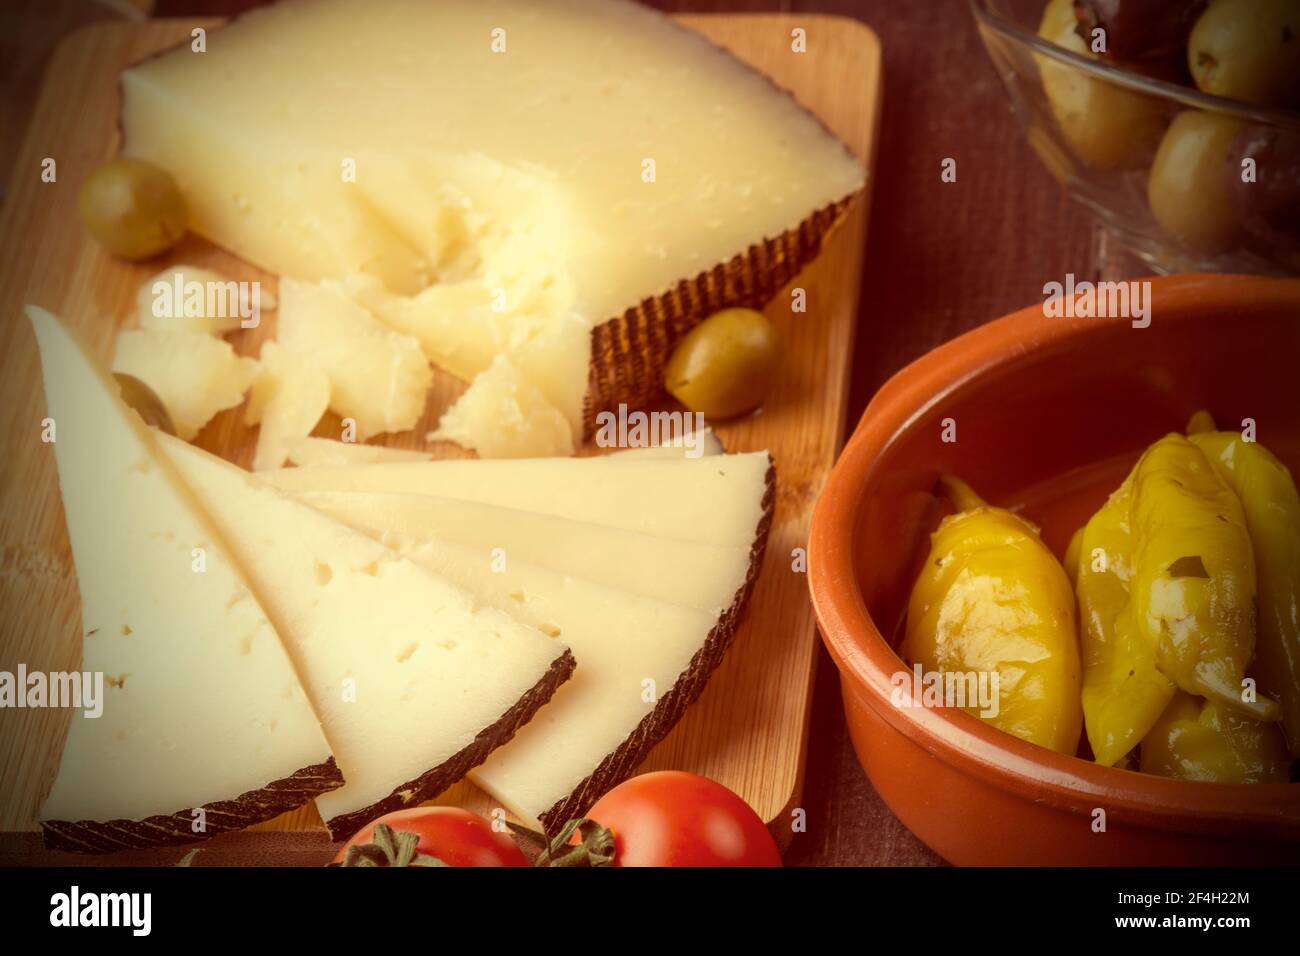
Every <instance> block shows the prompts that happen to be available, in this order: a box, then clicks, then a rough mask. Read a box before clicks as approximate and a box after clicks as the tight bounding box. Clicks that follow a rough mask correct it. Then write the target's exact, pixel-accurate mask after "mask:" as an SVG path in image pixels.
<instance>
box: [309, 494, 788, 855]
mask: <svg viewBox="0 0 1300 956" xmlns="http://www.w3.org/2000/svg"><path fill="white" fill-rule="evenodd" d="M303 500H304V501H308V502H310V503H312V504H313V505H314V506H316V507H319V508H322V509H324V510H325V511H326V512H328V513H329V514H331V515H333V516H335V517H337V518H339V519H340V520H343V521H346V522H347V523H349V524H351V525H352V526H354V527H356V528H358V529H359V530H362V531H365V532H366V533H367V534H370V535H372V536H374V537H376V538H377V539H378V540H380V541H382V542H383V543H384V544H386V545H388V546H390V547H393V548H394V549H396V550H398V551H400V552H401V553H402V554H403V555H406V556H407V557H410V558H412V559H413V560H415V561H418V562H420V563H422V564H423V565H425V566H426V567H428V568H430V569H431V570H433V571H435V572H436V573H438V574H440V575H442V576H443V577H445V578H447V579H448V580H450V581H453V582H455V583H456V584H459V585H460V586H462V587H464V588H465V589H466V590H468V591H470V592H471V593H472V594H474V596H475V597H476V598H478V599H479V600H481V601H483V602H485V603H487V604H490V605H492V606H493V607H496V608H500V609H501V610H503V611H505V612H506V613H508V614H511V615H512V616H514V617H515V618H517V619H518V620H520V621H523V622H524V623H526V624H529V625H532V626H533V627H537V628H540V629H542V630H543V631H545V632H547V633H551V634H554V635H555V636H556V637H557V638H558V639H560V640H563V641H564V642H565V643H567V644H568V645H569V646H570V648H572V650H573V652H574V654H575V655H576V656H577V660H578V667H577V671H576V673H575V675H574V678H573V680H571V681H570V682H568V683H567V684H565V685H564V686H563V687H561V688H560V689H559V690H558V691H557V692H556V694H555V697H554V698H553V699H552V700H551V702H550V703H548V704H547V705H546V706H545V707H543V708H542V709H541V710H540V711H539V712H538V713H537V716H536V717H534V718H533V720H532V721H531V722H530V723H529V724H528V725H527V726H525V727H523V728H522V729H521V730H520V731H519V733H518V734H517V735H516V737H515V738H514V739H513V740H511V741H510V742H509V743H507V744H505V745H504V746H502V747H500V748H498V749H497V750H496V751H494V752H493V753H492V755H491V756H490V757H488V759H487V760H486V761H485V762H484V763H483V765H482V766H480V767H478V768H477V769H476V770H474V771H472V772H471V774H470V776H471V778H472V779H473V780H474V781H475V782H476V783H477V784H479V785H480V786H481V787H483V788H484V789H485V790H487V791H488V792H489V793H490V794H492V795H493V796H494V797H496V798H497V799H498V800H500V801H501V803H502V804H503V805H504V806H506V807H508V808H509V809H510V810H511V811H513V812H514V813H516V814H518V815H520V816H522V817H524V818H525V819H528V820H536V821H537V822H539V823H540V824H541V826H542V828H543V829H544V830H546V831H548V832H553V831H555V830H557V829H559V828H560V827H561V826H563V824H564V823H565V822H566V821H567V820H569V819H571V818H573V817H576V816H579V815H581V814H582V813H583V812H584V811H585V810H586V809H587V808H588V807H589V806H590V805H591V804H592V803H593V802H594V801H595V800H596V799H597V798H598V797H599V796H600V795H601V794H602V793H604V792H605V791H606V790H608V789H609V788H610V787H613V786H615V785H617V784H618V783H619V782H621V781H622V780H624V779H626V778H627V777H628V776H629V775H630V774H631V773H632V772H633V771H634V770H635V768H636V767H637V766H638V765H639V764H640V763H641V762H642V761H643V760H644V759H645V757H646V755H647V754H648V753H649V751H650V749H651V748H652V747H653V746H654V745H655V744H656V743H657V742H658V741H660V740H661V739H663V737H664V735H665V734H667V732H668V731H669V730H670V729H671V728H672V727H673V725H674V724H675V723H676V722H677V721H678V720H679V719H680V718H681V716H682V714H683V712H684V711H685V710H686V707H687V705H689V704H690V703H691V702H692V701H693V700H695V698H696V697H697V696H699V694H700V692H701V691H702V690H703V688H704V685H705V682H706V681H707V680H708V678H709V675H710V674H711V673H712V671H713V670H714V668H715V667H717V665H718V664H719V663H720V662H721V660H722V657H723V654H724V652H725V651H726V649H727V647H728V645H729V644H730V642H731V638H732V636H733V634H734V633H735V629H736V624H737V622H738V620H739V618H740V614H741V611H742V609H743V607H744V604H745V601H746V600H747V598H748V596H749V593H750V591H751V589H752V587H753V583H754V580H755V578H756V577H757V574H758V570H759V567H760V565H761V563H762V555H763V548H764V544H765V541H766V535H767V529H768V526H769V523H770V519H771V512H770V510H765V511H763V512H762V515H761V517H760V519H759V522H758V524H757V525H755V526H752V527H751V528H750V536H751V541H750V544H749V545H747V546H744V547H736V546H729V547H723V546H719V545H709V544H699V543H694V542H688V541H681V540H678V539H672V538H655V537H651V536H649V535H644V534H639V533H636V532H630V531H625V530H623V529H620V528H605V527H601V526H598V525H588V524H583V523H581V522H576V521H571V520H569V519H565V518H556V517H553V516H550V515H536V514H529V513H526V512H519V511H513V510H511V509H505V508H494V507H492V506H490V505H481V504H477V503H474V502H464V501H452V500H448V499H440V498H433V497H428V496H422V495H392V494H366V493H355V492H354V493H347V492H339V493H329V492H316V493H307V494H306V495H304V496H303ZM769 504H770V502H769Z"/></svg>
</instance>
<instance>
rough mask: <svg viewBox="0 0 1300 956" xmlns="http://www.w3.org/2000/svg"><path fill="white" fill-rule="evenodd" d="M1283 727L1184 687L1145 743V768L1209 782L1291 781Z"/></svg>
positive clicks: (1166, 775) (1144, 771)
mask: <svg viewBox="0 0 1300 956" xmlns="http://www.w3.org/2000/svg"><path fill="white" fill-rule="evenodd" d="M1279 726H1280V725H1279V724H1277V723H1262V722H1261V721H1258V720H1252V719H1251V718H1249V717H1246V716H1244V715H1243V714H1241V713H1239V712H1237V711H1236V710H1234V709H1233V708H1231V707H1228V706H1226V705H1224V704H1223V703H1221V702H1220V701H1217V700H1202V699H1201V698H1199V697H1193V696H1192V695H1191V694H1185V693H1183V692H1182V691H1179V692H1178V693H1177V695H1175V697H1174V698H1173V700H1171V701H1170V703H1169V706H1168V707H1167V708H1165V711H1164V713H1163V714H1161V715H1160V719H1159V720H1157V721H1156V723H1155V726H1153V727H1152V728H1151V730H1150V731H1149V732H1148V733H1147V735H1146V737H1145V738H1144V739H1143V741H1142V772H1143V773H1151V774H1156V775H1158V776H1161V777H1176V778H1178V779H1180V780H1197V781H1201V782H1205V783H1286V782H1287V781H1288V779H1289V776H1290V768H1291V758H1290V756H1289V755H1288V754H1287V750H1286V744H1285V742H1284V741H1283V739H1282V734H1281V732H1280V731H1279V730H1278V727H1279Z"/></svg>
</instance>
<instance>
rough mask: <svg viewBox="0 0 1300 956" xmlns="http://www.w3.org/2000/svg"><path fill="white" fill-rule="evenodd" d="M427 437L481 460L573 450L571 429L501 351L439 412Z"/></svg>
mask: <svg viewBox="0 0 1300 956" xmlns="http://www.w3.org/2000/svg"><path fill="white" fill-rule="evenodd" d="M428 440H429V441H451V442H456V443H457V444H459V445H461V446H462V447H464V448H468V449H470V450H471V451H476V452H478V454H479V455H480V456H481V457H483V458H545V457H549V456H551V455H571V454H573V447H574V441H573V428H572V427H571V426H570V424H569V422H568V420H567V419H566V418H565V417H564V415H562V414H561V413H560V412H559V411H558V410H557V409H556V408H555V406H554V405H552V404H551V403H550V402H549V401H547V399H546V396H545V395H543V394H542V393H541V391H540V390H539V389H538V388H537V387H536V386H534V385H533V384H532V383H530V382H529V381H528V380H527V379H526V378H523V377H521V376H520V374H519V370H518V369H516V368H515V367H514V365H513V364H511V362H510V360H509V359H508V358H506V356H504V355H498V356H497V357H496V359H495V361H493V363H492V364H491V365H490V366H488V369H487V371H485V372H483V373H482V374H481V375H479V376H477V377H476V378H475V379H474V381H473V383H472V384H471V385H470V387H469V388H468V389H467V390H466V391H465V393H464V394H463V395H461V396H460V398H458V399H457V400H456V403H455V404H454V405H452V406H451V408H449V409H448V410H447V411H446V412H444V413H443V416H442V418H441V419H440V420H439V422H438V427H437V428H436V429H435V430H434V431H432V432H430V433H429V435H428Z"/></svg>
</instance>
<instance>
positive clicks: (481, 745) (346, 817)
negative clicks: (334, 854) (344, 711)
mask: <svg viewBox="0 0 1300 956" xmlns="http://www.w3.org/2000/svg"><path fill="white" fill-rule="evenodd" d="M576 666H577V661H575V660H574V657H573V652H572V651H569V650H567V649H566V650H565V652H564V653H563V654H562V655H560V656H559V657H557V658H556V659H555V660H554V661H552V662H551V666H550V667H549V668H548V669H547V671H546V673H545V674H543V675H542V678H541V680H539V681H538V682H537V683H536V684H534V685H533V686H532V688H530V689H529V691H528V692H527V693H526V694H524V696H523V697H521V698H519V700H518V701H516V702H515V704H514V706H512V707H511V708H510V709H509V710H507V711H506V712H505V713H504V714H502V715H501V718H500V719H499V720H497V721H496V722H495V723H493V724H492V725H490V726H488V727H485V728H484V729H483V730H481V731H479V733H478V736H476V737H475V738H474V740H473V742H472V743H470V745H469V746H468V747H465V748H464V749H463V750H461V751H459V752H458V753H456V754H454V755H453V756H452V757H450V758H449V759H448V760H445V761H444V762H443V763H441V764H439V765H438V766H436V767H434V768H433V769H432V770H428V771H426V772H425V773H422V774H421V775H420V776H419V777H417V778H416V779H414V780H411V781H408V782H407V783H404V784H402V785H401V786H400V787H397V788H395V789H394V790H393V792H392V793H391V794H389V795H388V796H387V797H385V798H384V799H383V800H380V801H379V802H378V803H375V804H372V805H370V806H368V807H363V808H362V809H360V810H354V811H352V812H351V813H343V814H340V815H339V816H336V817H331V818H330V819H329V820H326V821H325V825H326V826H327V827H328V828H329V831H330V839H332V840H334V841H336V842H337V841H339V840H346V839H347V838H348V837H350V836H352V835H353V834H354V833H356V832H357V831H358V830H360V829H361V828H362V827H363V826H365V825H366V824H368V823H370V822H372V821H373V820H375V819H377V818H378V817H381V816H383V815H384V814H386V813H392V812H393V811H394V810H401V809H403V808H404V807H413V806H417V805H418V804H421V803H423V802H424V801H426V800H431V799H433V798H434V797H436V796H437V795H438V794H440V793H442V791H444V790H446V789H447V788H448V787H450V786H451V785H452V784H453V783H457V782H458V781H460V780H461V779H462V778H463V777H464V776H465V775H466V774H467V773H469V772H470V771H471V770H473V769H474V768H475V767H477V766H478V765H479V764H481V763H482V762H483V761H484V760H486V759H487V758H488V754H490V753H492V751H493V750H495V749H496V748H497V747H500V746H501V745H502V744H504V743H505V742H506V741H508V740H509V739H510V738H511V737H513V736H514V735H515V732H516V731H517V730H519V728H520V727H522V726H523V725H524V724H526V723H528V721H530V720H532V719H533V715H534V714H536V713H537V711H538V709H539V708H540V707H541V706H542V705H543V704H545V703H546V702H547V701H548V700H550V699H551V697H552V696H553V695H554V694H555V691H556V690H557V689H558V688H559V686H560V685H561V684H563V683H564V682H565V681H566V680H568V679H569V678H570V677H572V676H573V671H574V668H575V667H576Z"/></svg>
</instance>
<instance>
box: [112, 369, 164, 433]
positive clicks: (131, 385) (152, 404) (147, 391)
mask: <svg viewBox="0 0 1300 956" xmlns="http://www.w3.org/2000/svg"><path fill="white" fill-rule="evenodd" d="M113 378H115V379H117V390H118V392H119V393H121V395H122V401H124V402H126V404H127V405H128V406H129V407H131V408H133V409H135V412H136V414H137V415H139V416H140V417H141V418H143V419H144V423H145V424H146V425H152V426H153V427H154V428H157V429H158V430H160V431H164V432H166V433H167V434H168V435H175V434H176V426H175V425H173V424H172V416H171V413H170V412H168V411H167V406H166V405H164V404H163V401H162V399H161V398H159V397H158V393H157V392H155V391H154V390H153V389H152V388H150V387H149V386H148V385H146V384H145V383H144V382H142V381H141V380H140V379H138V378H136V377H135V376H134V375H127V374H126V373H125V372H114V373H113Z"/></svg>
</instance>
